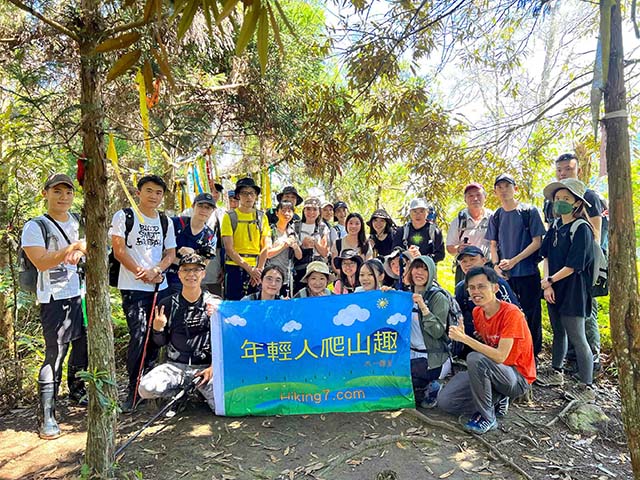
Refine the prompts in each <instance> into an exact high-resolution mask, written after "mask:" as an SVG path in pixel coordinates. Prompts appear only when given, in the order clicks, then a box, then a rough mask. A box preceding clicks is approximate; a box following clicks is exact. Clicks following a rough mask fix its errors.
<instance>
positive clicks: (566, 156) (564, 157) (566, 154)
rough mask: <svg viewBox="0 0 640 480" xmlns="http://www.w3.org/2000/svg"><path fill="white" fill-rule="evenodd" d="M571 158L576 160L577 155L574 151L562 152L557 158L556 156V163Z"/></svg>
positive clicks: (567, 160)
mask: <svg viewBox="0 0 640 480" xmlns="http://www.w3.org/2000/svg"><path fill="white" fill-rule="evenodd" d="M571 160H575V161H576V162H577V161H578V157H577V155H576V154H575V153H563V154H562V155H560V156H559V157H558V158H556V163H560V162H569V161H571Z"/></svg>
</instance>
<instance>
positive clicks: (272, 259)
mask: <svg viewBox="0 0 640 480" xmlns="http://www.w3.org/2000/svg"><path fill="white" fill-rule="evenodd" d="M275 214H276V218H277V222H276V223H274V224H272V225H271V238H272V242H271V247H270V248H268V249H267V250H266V252H265V254H266V256H267V263H266V265H267V266H269V265H277V266H279V267H280V268H281V269H282V271H283V272H285V276H284V282H283V284H282V288H281V289H280V295H282V296H285V297H289V298H291V297H292V296H293V259H294V258H295V259H297V260H300V259H301V258H302V249H301V248H300V244H299V243H298V236H297V235H296V231H295V228H294V227H293V225H292V224H291V221H292V219H293V204H292V203H291V202H289V201H288V200H282V201H280V202H279V203H278V205H277V206H276V209H275Z"/></svg>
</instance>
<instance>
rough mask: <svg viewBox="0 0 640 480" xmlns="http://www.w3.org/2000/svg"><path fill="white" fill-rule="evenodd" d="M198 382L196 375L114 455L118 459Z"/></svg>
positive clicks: (198, 378)
mask: <svg viewBox="0 0 640 480" xmlns="http://www.w3.org/2000/svg"><path fill="white" fill-rule="evenodd" d="M198 382H200V377H194V378H193V380H192V381H190V382H188V383H187V384H186V385H185V386H184V387H182V389H181V390H180V391H179V392H178V393H176V394H175V395H174V396H173V397H171V400H170V401H169V402H168V403H167V404H166V405H165V406H164V407H162V409H161V410H160V411H159V412H158V413H156V414H155V415H154V416H153V417H151V419H150V420H148V421H147V423H145V424H144V425H143V426H142V427H140V428H139V429H138V430H137V431H136V433H134V434H133V436H132V437H131V438H129V439H128V440H127V441H126V442H124V443H123V444H122V445H120V447H119V448H118V449H117V450H116V452H115V454H114V457H115V458H116V459H117V458H118V455H120V454H121V453H122V452H123V451H124V449H125V448H127V447H128V446H129V445H131V444H132V443H133V441H134V440H135V439H136V438H138V437H139V436H140V434H141V433H142V432H144V431H145V429H146V428H147V427H148V426H149V425H151V424H152V423H153V422H155V421H156V420H157V419H158V418H159V417H161V416H162V415H164V413H165V412H166V411H167V410H169V409H170V408H171V407H172V406H173V405H174V404H175V403H176V402H177V401H178V400H180V399H181V398H183V397H184V396H186V395H189V394H190V393H191V392H192V391H193V390H194V389H195V388H196V386H197V385H198Z"/></svg>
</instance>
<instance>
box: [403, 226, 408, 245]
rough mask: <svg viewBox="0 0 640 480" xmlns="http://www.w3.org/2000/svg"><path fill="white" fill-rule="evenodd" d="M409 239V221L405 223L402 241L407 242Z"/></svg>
mask: <svg viewBox="0 0 640 480" xmlns="http://www.w3.org/2000/svg"><path fill="white" fill-rule="evenodd" d="M408 239H409V222H407V223H405V224H404V227H403V232H402V243H405V244H406V243H407V240H408ZM405 246H406V245H405Z"/></svg>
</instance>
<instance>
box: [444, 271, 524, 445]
mask: <svg viewBox="0 0 640 480" xmlns="http://www.w3.org/2000/svg"><path fill="white" fill-rule="evenodd" d="M465 281H466V285H467V289H468V290H469V294H470V295H471V299H472V300H473V303H475V304H476V305H477V307H476V308H474V310H473V323H474V325H475V327H476V328H475V332H474V336H473V337H472V336H469V335H467V334H466V333H465V330H464V326H463V325H452V326H450V327H449V337H450V338H451V340H454V341H457V342H461V343H464V344H465V345H467V346H469V347H470V348H471V349H472V350H474V351H473V352H471V353H470V354H469V355H468V356H467V371H464V372H460V373H457V374H456V375H454V377H453V378H452V379H451V380H450V381H449V383H447V384H446V385H445V386H444V387H443V388H442V390H441V391H440V394H439V395H438V406H439V407H440V408H441V409H442V410H444V411H445V412H448V413H451V414H467V415H469V414H471V418H470V419H469V421H468V422H467V423H466V424H465V425H464V429H465V430H467V431H469V432H472V433H477V434H483V433H486V432H488V431H489V430H493V429H494V428H496V427H497V425H498V423H497V420H496V418H497V417H502V416H504V415H506V414H507V410H508V408H509V399H510V398H518V397H520V396H521V395H523V394H524V393H526V392H527V390H529V388H531V384H532V383H533V382H534V381H535V379H536V364H535V360H534V356H533V342H532V340H531V333H530V332H529V327H528V326H527V322H526V320H525V318H524V314H523V313H522V311H521V310H520V309H519V308H518V307H516V306H515V305H512V304H510V303H506V302H501V301H500V300H498V299H497V298H496V293H497V291H498V289H499V288H500V287H499V284H498V275H497V273H496V272H495V271H494V270H493V269H491V268H489V267H486V266H484V267H475V268H472V269H471V270H469V272H468V273H467V275H466V279H465ZM474 337H476V338H477V339H476V338H474Z"/></svg>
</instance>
